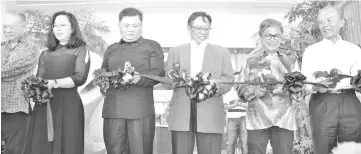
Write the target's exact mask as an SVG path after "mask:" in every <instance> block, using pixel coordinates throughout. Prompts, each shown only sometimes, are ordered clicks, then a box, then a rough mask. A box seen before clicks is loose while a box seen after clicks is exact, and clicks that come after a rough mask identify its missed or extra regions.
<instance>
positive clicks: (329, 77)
mask: <svg viewBox="0 0 361 154" xmlns="http://www.w3.org/2000/svg"><path fill="white" fill-rule="evenodd" d="M313 75H314V76H315V78H316V79H317V78H325V81H327V82H331V85H329V88H335V87H336V85H337V83H338V82H340V80H342V79H344V78H350V77H351V76H349V75H344V74H342V73H341V71H340V70H338V69H336V68H334V69H331V71H330V73H328V72H327V71H316V72H315V73H314V74H313Z"/></svg>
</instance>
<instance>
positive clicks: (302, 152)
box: [293, 136, 314, 154]
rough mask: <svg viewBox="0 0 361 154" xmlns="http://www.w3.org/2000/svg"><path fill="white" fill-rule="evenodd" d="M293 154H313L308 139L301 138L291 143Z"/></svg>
mask: <svg viewBox="0 0 361 154" xmlns="http://www.w3.org/2000/svg"><path fill="white" fill-rule="evenodd" d="M293 153H294V154H314V151H313V144H312V140H311V139H310V138H309V137H305V136H301V137H298V138H297V139H296V140H295V141H294V142H293Z"/></svg>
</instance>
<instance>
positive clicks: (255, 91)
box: [253, 86, 267, 97]
mask: <svg viewBox="0 0 361 154" xmlns="http://www.w3.org/2000/svg"><path fill="white" fill-rule="evenodd" d="M266 91H267V90H266V89H265V88H260V87H257V86H254V87H253V94H254V96H256V97H262V96H264V95H265V93H266Z"/></svg>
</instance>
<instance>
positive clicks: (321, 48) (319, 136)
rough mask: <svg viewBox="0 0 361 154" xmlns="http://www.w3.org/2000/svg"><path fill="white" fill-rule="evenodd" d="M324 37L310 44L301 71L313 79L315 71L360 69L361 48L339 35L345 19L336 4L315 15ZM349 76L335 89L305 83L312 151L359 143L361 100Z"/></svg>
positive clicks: (353, 71)
mask: <svg viewBox="0 0 361 154" xmlns="http://www.w3.org/2000/svg"><path fill="white" fill-rule="evenodd" d="M317 20H318V23H319V28H320V30H321V33H322V35H323V37H324V39H323V40H322V41H321V42H318V43H316V44H313V45H311V46H309V47H308V48H307V49H306V50H305V53H304V55H303V60H302V74H304V75H305V76H306V77H307V79H308V80H309V81H312V80H315V78H314V76H313V74H314V72H316V71H327V72H329V71H330V70H331V69H333V68H336V69H338V70H340V71H341V73H342V74H346V75H352V76H354V75H356V74H357V70H361V49H360V47H358V46H357V45H355V44H352V43H349V42H347V41H344V40H342V38H341V36H340V35H339V33H340V30H341V28H342V27H343V26H344V24H345V20H344V18H343V16H342V14H341V11H340V10H339V9H338V8H335V7H330V6H328V7H325V8H323V9H321V10H320V11H319V14H318V17H317ZM352 88H353V87H352V86H351V85H350V79H349V78H348V79H342V80H341V81H340V82H339V83H337V85H336V87H335V88H319V87H312V86H307V87H306V89H307V90H309V91H312V92H313V94H312V95H311V99H310V105H309V106H310V108H309V110H310V117H311V127H312V137H313V144H314V149H315V153H317V154H329V153H330V152H331V149H332V148H333V147H335V146H336V145H337V143H338V142H358V143H361V103H360V100H359V99H357V97H356V94H359V93H358V92H355V90H354V89H352Z"/></svg>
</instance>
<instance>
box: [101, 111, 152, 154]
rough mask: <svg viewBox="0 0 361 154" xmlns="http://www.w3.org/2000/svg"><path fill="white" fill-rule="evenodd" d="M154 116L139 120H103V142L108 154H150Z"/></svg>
mask: <svg viewBox="0 0 361 154" xmlns="http://www.w3.org/2000/svg"><path fill="white" fill-rule="evenodd" d="M154 131H155V116H154V115H151V116H148V117H144V118H139V119H121V118H105V119H104V128H103V135H104V142H105V147H106V149H107V153H108V154H152V153H153V139H154Z"/></svg>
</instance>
